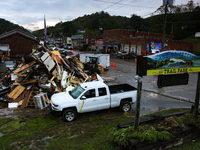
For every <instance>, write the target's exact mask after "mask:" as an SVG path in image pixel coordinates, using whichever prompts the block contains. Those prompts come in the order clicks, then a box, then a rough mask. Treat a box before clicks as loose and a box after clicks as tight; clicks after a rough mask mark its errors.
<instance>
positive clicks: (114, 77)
mask: <svg viewBox="0 0 200 150" xmlns="http://www.w3.org/2000/svg"><path fill="white" fill-rule="evenodd" d="M110 61H111V67H110V69H109V71H107V72H105V73H104V75H102V77H107V78H108V79H110V81H111V82H110V83H108V84H119V83H129V84H131V85H133V86H135V87H137V83H136V82H135V76H136V64H137V62H135V61H134V60H133V59H131V60H123V59H119V58H115V57H111V60H110ZM112 63H113V64H116V67H115V65H113V66H112ZM197 77H198V73H189V82H188V85H177V86H168V87H162V88H158V86H157V76H144V77H143V78H142V89H143V90H144V91H148V92H153V93H156V94H159V95H162V96H166V97H169V98H174V99H177V100H182V101H187V102H195V95H196V87H197Z"/></svg>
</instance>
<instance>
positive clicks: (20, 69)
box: [13, 60, 37, 73]
mask: <svg viewBox="0 0 200 150" xmlns="http://www.w3.org/2000/svg"><path fill="white" fill-rule="evenodd" d="M36 62H37V61H36V60H34V61H32V62H30V63H28V64H26V65H24V66H22V67H21V68H18V69H16V70H14V71H13V73H18V72H20V71H22V70H24V69H26V68H28V67H30V66H32V65H34V64H35V63H36Z"/></svg>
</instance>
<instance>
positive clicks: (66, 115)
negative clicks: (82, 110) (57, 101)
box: [62, 109, 77, 122]
mask: <svg viewBox="0 0 200 150" xmlns="http://www.w3.org/2000/svg"><path fill="white" fill-rule="evenodd" d="M76 117H77V113H76V112H75V111H74V110H72V109H67V110H65V111H64V112H63V114H62V118H63V120H64V121H69V122H70V121H73V120H74V119H75V118H76Z"/></svg>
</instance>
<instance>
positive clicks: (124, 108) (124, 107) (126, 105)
mask: <svg viewBox="0 0 200 150" xmlns="http://www.w3.org/2000/svg"><path fill="white" fill-rule="evenodd" d="M120 110H121V111H123V112H128V111H130V110H131V103H130V102H128V101H125V102H122V103H121V105H120Z"/></svg>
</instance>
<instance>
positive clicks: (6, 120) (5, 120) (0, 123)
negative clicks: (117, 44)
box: [0, 118, 11, 127]
mask: <svg viewBox="0 0 200 150" xmlns="http://www.w3.org/2000/svg"><path fill="white" fill-rule="evenodd" d="M10 121H11V120H10V119H7V118H6V119H1V120H0V127H1V126H2V125H4V124H6V123H7V122H10Z"/></svg>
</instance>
